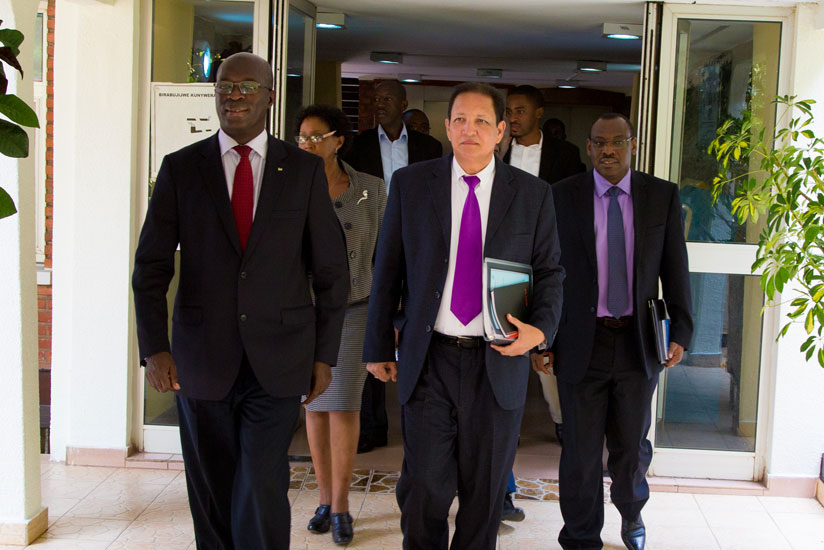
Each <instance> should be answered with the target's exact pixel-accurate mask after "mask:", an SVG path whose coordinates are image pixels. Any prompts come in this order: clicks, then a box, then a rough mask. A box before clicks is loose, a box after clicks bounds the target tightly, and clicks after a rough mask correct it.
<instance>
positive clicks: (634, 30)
mask: <svg viewBox="0 0 824 550" xmlns="http://www.w3.org/2000/svg"><path fill="white" fill-rule="evenodd" d="M643 32H644V27H643V25H633V24H631V23H604V31H603V34H602V35H601V36H602V37H603V38H614V39H616V40H640V39H641V36H642V34H643Z"/></svg>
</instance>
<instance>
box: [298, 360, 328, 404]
mask: <svg viewBox="0 0 824 550" xmlns="http://www.w3.org/2000/svg"><path fill="white" fill-rule="evenodd" d="M331 382H332V367H331V366H329V364H328V363H321V362H320V361H315V367H314V368H313V369H312V387H311V388H309V395H307V396H306V400H305V401H304V402H303V406H304V407H305V406H306V405H308V404H309V403H311V402H312V401H314V400H315V398H316V397H317V396H319V395H320V394H322V393H323V392H325V391H326V388H328V387H329V384H330V383H331Z"/></svg>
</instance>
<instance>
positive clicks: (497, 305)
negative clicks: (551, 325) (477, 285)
mask: <svg viewBox="0 0 824 550" xmlns="http://www.w3.org/2000/svg"><path fill="white" fill-rule="evenodd" d="M531 305H532V266H531V265H528V264H521V263H517V262H509V261H506V260H496V259H494V258H485V259H484V269H483V316H484V334H485V337H486V339H487V340H489V341H490V342H492V343H493V344H508V343H510V342H513V341H514V340H516V339H517V338H518V329H517V328H516V327H515V325H513V324H512V323H510V322H509V321H508V320H507V318H506V314H507V313H509V314H511V315H512V316H513V317H516V318H518V319H520V320H521V321H524V322H526V321H527V320H528V319H529V309H530V307H531Z"/></svg>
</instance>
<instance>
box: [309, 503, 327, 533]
mask: <svg viewBox="0 0 824 550" xmlns="http://www.w3.org/2000/svg"><path fill="white" fill-rule="evenodd" d="M330 510H331V507H330V506H329V505H328V504H321V505H320V506H318V508H317V509H316V510H315V515H314V516H312V519H310V520H309V525H307V526H306V528H307V529H308V530H309V531H312V532H313V533H326V532H328V531H329V525H330V524H331V523H332V520H331V519H329V512H330Z"/></svg>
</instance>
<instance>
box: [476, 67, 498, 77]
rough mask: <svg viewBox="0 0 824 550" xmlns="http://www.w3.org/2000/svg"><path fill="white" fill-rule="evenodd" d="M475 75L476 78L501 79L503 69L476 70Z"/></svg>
mask: <svg viewBox="0 0 824 550" xmlns="http://www.w3.org/2000/svg"><path fill="white" fill-rule="evenodd" d="M475 74H477V75H478V78H502V77H503V76H504V71H503V69H478V71H477V72H476V73H475Z"/></svg>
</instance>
